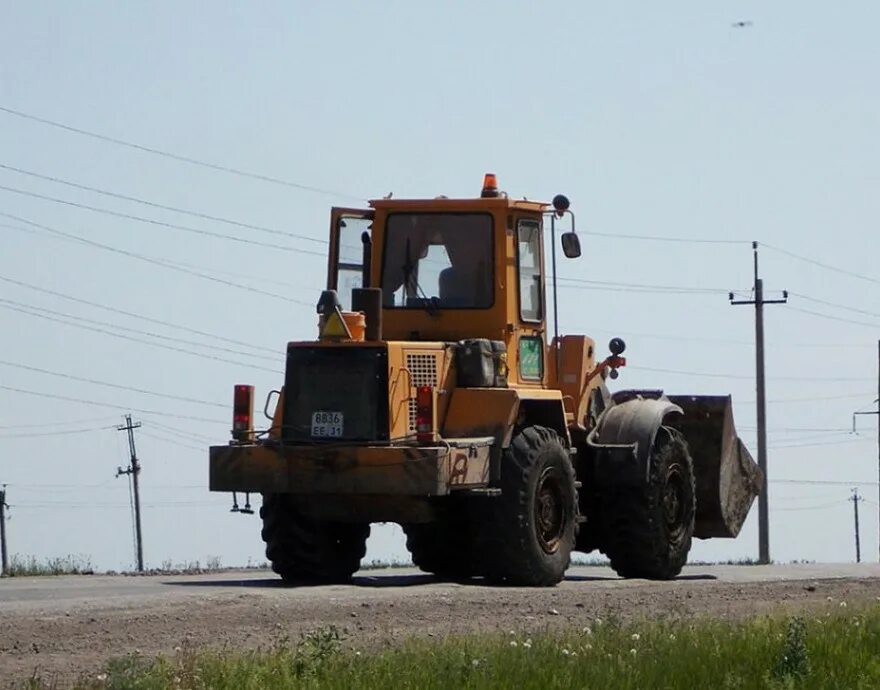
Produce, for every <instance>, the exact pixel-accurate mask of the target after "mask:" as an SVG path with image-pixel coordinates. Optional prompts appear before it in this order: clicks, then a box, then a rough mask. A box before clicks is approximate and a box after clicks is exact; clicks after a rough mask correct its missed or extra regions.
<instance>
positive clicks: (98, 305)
mask: <svg viewBox="0 0 880 690" xmlns="http://www.w3.org/2000/svg"><path fill="white" fill-rule="evenodd" d="M0 281H3V282H5V283H9V284H11V285H17V286H19V287H23V288H26V289H28V290H34V291H36V292H41V293H43V294H46V295H52V296H53V297H59V298H61V299H65V300H68V301H70V302H75V303H77V304H84V305H86V306H89V307H94V308H95V309H103V310H104V311H109V312H112V313H114V314H121V315H123V316H129V317H131V318H133V319H138V320H140V321H148V322H149V323H155V324H158V325H160V326H166V327H167V328H174V329H177V330H180V331H185V332H187V333H193V334H195V335H201V336H205V337H206V338H214V339H215V340H222V341H223V342H226V343H232V344H234V345H242V346H244V347H249V348H251V349H252V350H261V351H264V352H271V353H273V354H277V350H275V349H274V348H269V347H263V346H261V345H254V344H252V343H246V342H244V341H242V340H235V339H233V338H227V337H225V336H222V335H217V334H216V333H208V332H206V331H200V330H198V329H195V328H191V327H189V326H182V325H180V324H176V323H171V322H169V321H163V320H162V319H155V318H152V317H149V316H145V315H144V314H139V313H137V312H133V311H126V310H125V309H118V308H117V307H111V306H108V305H106V304H101V303H100V302H91V301H89V300H86V299H82V298H79V297H73V296H72V295H67V294H64V293H63V292H57V291H55V290H49V289H48V288H44V287H40V286H38V285H33V284H31V283H25V282H23V281H21V280H15V279H14V278H10V277H8V276H4V275H0Z"/></svg>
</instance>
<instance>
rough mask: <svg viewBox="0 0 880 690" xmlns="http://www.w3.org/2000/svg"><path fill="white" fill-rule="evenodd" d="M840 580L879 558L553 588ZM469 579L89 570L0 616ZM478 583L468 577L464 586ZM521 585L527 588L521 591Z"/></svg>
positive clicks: (408, 592) (14, 594)
mask: <svg viewBox="0 0 880 690" xmlns="http://www.w3.org/2000/svg"><path fill="white" fill-rule="evenodd" d="M840 578H852V579H861V578H878V579H880V564H876V563H862V564H854V563H853V564H836V563H817V564H790V565H768V566H735V565H690V566H686V567H685V568H684V571H683V572H682V574H681V575H680V576H679V577H678V578H677V579H676V580H673V581H672V582H650V581H647V580H624V579H621V578H619V577H618V576H617V575H616V574H615V573H614V571H613V570H611V569H610V568H607V567H599V566H575V567H572V568H570V569H569V571H568V573H567V575H566V579H565V581H564V582H563V583H562V584H561V585H560V586H559V587H557V588H556V589H557V590H561V591H566V592H572V593H574V592H577V593H578V594H584V595H587V594H589V592H590V591H591V590H593V589H601V590H603V591H604V590H606V589H618V588H632V587H639V588H643V587H656V588H668V587H669V586H670V585H674V584H675V583H683V582H700V581H705V582H716V583H729V584H744V583H757V582H780V581H786V580H829V579H840ZM468 586H469V585H467V584H464V585H462V584H460V583H448V582H437V581H435V579H434V578H433V577H432V576H430V575H427V574H425V573H422V572H421V571H419V570H417V569H414V568H390V569H384V570H372V571H361V572H360V573H358V574H357V575H356V576H355V578H354V582H353V584H351V585H327V586H321V587H294V588H288V587H284V586H282V584H281V581H280V580H279V579H278V578H277V577H276V576H275V575H274V574H273V573H272V572H270V571H264V570H256V571H254V570H249V571H223V572H218V573H208V574H196V575H161V574H159V575H144V576H139V575H89V576H81V575H79V576H60V577H24V578H18V577H16V578H8V579H5V580H0V616H2V614H3V613H13V612H14V613H19V614H20V613H25V612H28V611H32V612H45V613H50V612H52V611H68V610H70V609H72V608H76V609H80V608H86V609H87V608H89V607H91V606H102V607H103V606H106V605H111V604H112V605H116V606H126V607H136V606H137V605H138V604H151V603H155V602H156V601H162V602H167V603H172V602H174V601H184V600H192V599H198V598H200V597H204V596H206V595H208V594H217V593H221V592H224V593H234V592H236V591H247V592H248V593H255V594H256V593H259V594H261V595H263V596H268V597H270V598H271V597H275V598H278V599H281V600H285V601H290V600H297V599H302V600H309V601H314V600H315V599H316V598H321V597H324V598H327V599H333V598H338V597H340V596H342V597H346V596H357V597H359V598H364V599H371V598H376V597H378V598H381V599H389V598H398V597H412V596H415V597H425V596H432V595H437V596H443V595H450V594H452V593H454V592H460V591H461V590H462V588H467V587H468ZM470 586H471V587H474V588H479V589H483V590H486V589H499V590H501V591H505V590H506V591H511V590H509V589H506V588H496V587H485V586H483V585H481V584H479V583H478V581H474V584H472V585H470ZM525 591H528V590H525Z"/></svg>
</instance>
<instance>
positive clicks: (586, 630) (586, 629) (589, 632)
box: [581, 597, 880, 635]
mask: <svg viewBox="0 0 880 690" xmlns="http://www.w3.org/2000/svg"><path fill="white" fill-rule="evenodd" d="M877 598H878V599H880V597H877ZM581 632H582V633H583V634H584V635H592V634H593V630H592V629H591V628H590V626H589V625H585V626H584V627H583V629H582V630H581Z"/></svg>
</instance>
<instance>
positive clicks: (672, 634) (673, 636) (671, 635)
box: [669, 633, 675, 642]
mask: <svg viewBox="0 0 880 690" xmlns="http://www.w3.org/2000/svg"><path fill="white" fill-rule="evenodd" d="M669 639H670V640H672V641H673V642H675V633H669Z"/></svg>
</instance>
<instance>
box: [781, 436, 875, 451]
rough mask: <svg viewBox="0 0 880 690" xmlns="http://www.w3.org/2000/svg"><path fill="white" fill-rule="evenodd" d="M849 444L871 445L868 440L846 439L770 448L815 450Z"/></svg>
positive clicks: (789, 444) (787, 444) (788, 444)
mask: <svg viewBox="0 0 880 690" xmlns="http://www.w3.org/2000/svg"><path fill="white" fill-rule="evenodd" d="M851 443H872V441H871V439H869V438H859V439H848V440H840V441H817V442H814V443H786V444H778V445H772V446H770V447H771V448H772V449H773V450H780V449H783V448H816V447H819V446H843V445H848V444H851Z"/></svg>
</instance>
